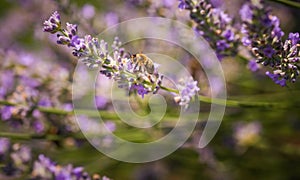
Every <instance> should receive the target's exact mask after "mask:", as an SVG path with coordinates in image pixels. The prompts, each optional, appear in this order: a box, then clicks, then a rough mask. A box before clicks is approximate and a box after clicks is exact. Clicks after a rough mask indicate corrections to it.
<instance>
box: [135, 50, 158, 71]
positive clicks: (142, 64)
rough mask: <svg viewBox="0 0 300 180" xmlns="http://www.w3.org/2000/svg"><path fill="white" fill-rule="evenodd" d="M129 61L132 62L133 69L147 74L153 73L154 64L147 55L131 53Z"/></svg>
mask: <svg viewBox="0 0 300 180" xmlns="http://www.w3.org/2000/svg"><path fill="white" fill-rule="evenodd" d="M131 62H132V63H133V64H134V70H137V71H140V72H145V71H147V72H148V73H149V74H153V73H154V64H153V61H152V60H151V59H150V58H149V57H147V56H146V55H145V54H140V53H138V54H133V55H132V56H131Z"/></svg>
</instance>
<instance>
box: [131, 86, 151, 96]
mask: <svg viewBox="0 0 300 180" xmlns="http://www.w3.org/2000/svg"><path fill="white" fill-rule="evenodd" d="M130 89H131V91H134V90H136V91H137V93H138V94H139V95H141V96H142V98H144V95H145V94H148V93H149V91H148V90H147V89H146V88H145V87H144V86H143V85H142V84H139V85H136V84H134V85H132V86H131V88H130Z"/></svg>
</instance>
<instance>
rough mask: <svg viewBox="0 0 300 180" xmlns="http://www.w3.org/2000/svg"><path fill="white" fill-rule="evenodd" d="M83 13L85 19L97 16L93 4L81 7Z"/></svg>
mask: <svg viewBox="0 0 300 180" xmlns="http://www.w3.org/2000/svg"><path fill="white" fill-rule="evenodd" d="M81 14H82V16H83V18H85V19H91V18H93V17H94V16H95V7H94V6H93V5H91V4H85V5H84V6H83V7H82V9H81Z"/></svg>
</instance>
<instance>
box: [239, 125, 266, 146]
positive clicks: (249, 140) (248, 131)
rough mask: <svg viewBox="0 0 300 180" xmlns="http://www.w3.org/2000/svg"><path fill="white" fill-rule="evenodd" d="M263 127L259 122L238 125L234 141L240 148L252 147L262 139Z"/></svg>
mask: <svg viewBox="0 0 300 180" xmlns="http://www.w3.org/2000/svg"><path fill="white" fill-rule="evenodd" d="M261 130H262V126H261V124H260V123H259V122H258V121H255V122H250V123H238V124H236V125H235V127H234V134H233V136H234V139H235V140H236V142H237V145H239V146H251V145H254V144H256V143H257V142H258V141H259V139H260V133H261Z"/></svg>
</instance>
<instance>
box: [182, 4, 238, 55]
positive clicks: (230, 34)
mask: <svg viewBox="0 0 300 180" xmlns="http://www.w3.org/2000/svg"><path fill="white" fill-rule="evenodd" d="M178 7H179V8H180V9H185V10H188V11H189V12H190V18H191V19H192V20H193V22H194V23H195V27H194V29H195V32H196V33H197V34H198V35H201V36H203V37H204V38H205V39H206V40H207V41H208V42H209V44H210V46H211V47H212V48H213V49H215V50H216V53H217V56H218V58H219V59H220V60H221V59H222V58H224V57H227V56H234V55H236V54H237V47H238V45H239V36H238V35H237V33H236V29H235V28H234V27H233V20H232V18H231V17H229V15H228V14H226V13H225V12H224V11H223V10H221V9H219V8H214V7H213V6H212V4H211V3H210V2H209V1H208V0H199V1H194V0H179V6H178Z"/></svg>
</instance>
